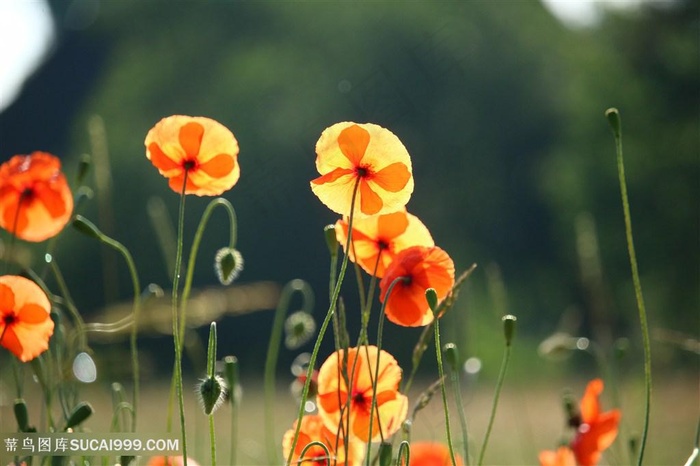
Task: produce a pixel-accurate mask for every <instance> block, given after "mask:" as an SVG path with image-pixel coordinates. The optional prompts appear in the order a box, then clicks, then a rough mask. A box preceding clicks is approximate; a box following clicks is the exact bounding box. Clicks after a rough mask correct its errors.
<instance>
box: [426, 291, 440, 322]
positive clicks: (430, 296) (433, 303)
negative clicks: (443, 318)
mask: <svg viewBox="0 0 700 466" xmlns="http://www.w3.org/2000/svg"><path fill="white" fill-rule="evenodd" d="M425 299H426V301H428V306H430V310H431V311H433V314H435V317H437V308H438V295H437V291H435V288H428V289H427V290H425Z"/></svg>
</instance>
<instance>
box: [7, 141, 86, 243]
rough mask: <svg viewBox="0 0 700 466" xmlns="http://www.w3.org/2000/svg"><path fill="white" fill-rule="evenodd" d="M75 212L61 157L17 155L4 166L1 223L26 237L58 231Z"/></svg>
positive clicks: (41, 236) (41, 237)
mask: <svg viewBox="0 0 700 466" xmlns="http://www.w3.org/2000/svg"><path fill="white" fill-rule="evenodd" d="M72 213H73V195H72V194H71V191H70V188H69V187H68V182H66V177H65V176H64V175H63V172H61V161H60V160H59V159H58V157H56V156H54V155H51V154H49V153H47V152H33V153H31V154H30V155H15V156H14V157H12V158H11V159H10V160H8V161H7V162H5V163H3V164H2V165H1V166H0V226H1V227H2V228H4V229H5V230H7V231H9V232H10V233H12V234H14V235H15V236H16V237H18V238H21V239H23V240H25V241H44V240H45V239H48V238H51V237H52V236H55V235H57V234H58V233H59V232H60V231H61V230H62V229H63V227H64V226H66V224H67V223H68V220H70V216H71V214H72Z"/></svg>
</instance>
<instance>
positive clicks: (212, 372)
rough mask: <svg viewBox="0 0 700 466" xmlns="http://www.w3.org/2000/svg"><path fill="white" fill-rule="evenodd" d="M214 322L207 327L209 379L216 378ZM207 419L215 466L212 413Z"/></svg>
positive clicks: (212, 461) (214, 437) (214, 436)
mask: <svg viewBox="0 0 700 466" xmlns="http://www.w3.org/2000/svg"><path fill="white" fill-rule="evenodd" d="M216 343H217V339H216V322H212V323H211V325H210V327H209V345H208V348H207V376H208V377H209V378H210V379H212V380H213V379H214V377H216ZM208 417H209V445H210V448H211V464H212V466H216V433H215V432H214V411H213V410H212V412H211V413H209V415H208Z"/></svg>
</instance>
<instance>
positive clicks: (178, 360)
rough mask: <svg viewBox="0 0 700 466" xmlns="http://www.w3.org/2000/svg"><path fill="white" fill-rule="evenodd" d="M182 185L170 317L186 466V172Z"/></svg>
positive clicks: (176, 389) (183, 455)
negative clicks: (182, 290) (181, 295)
mask: <svg viewBox="0 0 700 466" xmlns="http://www.w3.org/2000/svg"><path fill="white" fill-rule="evenodd" d="M184 178H185V179H184V180H183V183H182V192H181V193H180V209H179V212H178V222H177V250H176V252H175V271H174V272H173V290H172V317H173V340H174V345H175V374H174V378H175V392H176V395H177V401H178V409H179V411H180V434H181V435H182V462H183V466H187V431H186V429H185V426H186V423H185V398H184V394H183V392H182V340H181V338H180V329H179V326H178V308H179V306H178V288H179V287H180V268H181V267H182V238H183V236H184V234H183V231H184V226H185V187H186V186H187V171H186V170H185V177H184Z"/></svg>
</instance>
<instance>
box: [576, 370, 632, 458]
mask: <svg viewBox="0 0 700 466" xmlns="http://www.w3.org/2000/svg"><path fill="white" fill-rule="evenodd" d="M602 392H603V381H602V380H600V379H594V380H591V381H590V382H589V383H588V386H587V387H586V392H585V393H584V395H583V398H582V399H581V405H580V409H581V425H579V427H578V431H577V432H576V437H574V440H573V441H572V442H571V449H572V450H573V452H574V455H575V456H576V461H577V462H578V464H580V465H581V466H593V465H595V464H597V463H598V460H599V459H600V456H601V453H602V452H603V450H605V449H606V448H608V447H609V446H610V445H611V444H612V443H613V442H614V441H615V437H617V430H618V424H619V423H620V415H621V414H620V410H619V409H613V410H611V411H606V412H604V413H601V412H600V401H599V399H598V398H599V397H600V394H601V393H602Z"/></svg>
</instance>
